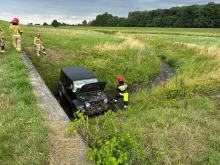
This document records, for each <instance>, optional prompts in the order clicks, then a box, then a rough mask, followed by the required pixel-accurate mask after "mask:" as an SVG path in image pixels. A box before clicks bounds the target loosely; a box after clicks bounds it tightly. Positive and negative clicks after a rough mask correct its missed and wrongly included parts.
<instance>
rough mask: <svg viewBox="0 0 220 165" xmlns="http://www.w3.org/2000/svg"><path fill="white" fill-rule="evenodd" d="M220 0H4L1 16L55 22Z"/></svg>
mask: <svg viewBox="0 0 220 165" xmlns="http://www.w3.org/2000/svg"><path fill="white" fill-rule="evenodd" d="M210 1H211V2H215V3H220V0H166V1H165V0H1V3H0V20H6V21H11V19H12V18H13V17H18V18H20V20H21V23H25V24H26V23H28V22H33V23H43V22H48V23H51V21H52V20H53V19H57V20H58V21H60V22H66V23H70V24H76V23H81V22H82V20H84V19H87V20H92V19H93V18H95V16H96V15H97V14H102V13H104V12H109V13H111V14H113V15H117V16H127V15H128V12H129V11H137V10H150V9H156V8H169V7H173V6H182V5H192V4H206V3H208V2H210Z"/></svg>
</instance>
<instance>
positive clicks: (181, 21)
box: [91, 2, 220, 28]
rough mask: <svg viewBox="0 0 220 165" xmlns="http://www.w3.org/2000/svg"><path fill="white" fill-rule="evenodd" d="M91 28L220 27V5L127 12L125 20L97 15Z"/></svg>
mask: <svg viewBox="0 0 220 165" xmlns="http://www.w3.org/2000/svg"><path fill="white" fill-rule="evenodd" d="M91 26H128V27H131V26H132V27H195V28H196V27H204V28H206V27H207V28H208V27H209V28H219V27H220V4H216V3H213V2H211V3H208V4H206V5H192V6H183V7H172V8H170V9H156V10H150V11H134V12H129V14H128V17H127V18H120V17H113V16H112V15H111V14H109V13H104V14H101V15H97V17H96V19H95V20H93V21H92V22H91Z"/></svg>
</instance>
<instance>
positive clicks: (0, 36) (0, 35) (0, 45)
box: [0, 27, 5, 53]
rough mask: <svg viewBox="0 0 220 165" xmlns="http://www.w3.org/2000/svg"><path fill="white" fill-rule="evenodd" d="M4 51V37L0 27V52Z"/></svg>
mask: <svg viewBox="0 0 220 165" xmlns="http://www.w3.org/2000/svg"><path fill="white" fill-rule="evenodd" d="M4 52H5V37H4V32H3V30H2V28H1V27H0V53H4Z"/></svg>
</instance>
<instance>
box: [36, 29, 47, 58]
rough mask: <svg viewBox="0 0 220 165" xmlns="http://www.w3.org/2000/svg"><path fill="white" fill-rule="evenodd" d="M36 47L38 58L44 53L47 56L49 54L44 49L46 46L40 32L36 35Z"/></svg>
mask: <svg viewBox="0 0 220 165" xmlns="http://www.w3.org/2000/svg"><path fill="white" fill-rule="evenodd" d="M34 45H35V48H36V53H37V56H38V57H39V56H40V54H41V53H43V54H45V55H46V54H47V53H46V49H45V47H44V44H43V42H42V41H41V38H40V32H37V33H36V34H35V37H34Z"/></svg>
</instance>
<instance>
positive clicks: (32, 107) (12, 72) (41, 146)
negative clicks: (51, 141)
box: [0, 22, 49, 165]
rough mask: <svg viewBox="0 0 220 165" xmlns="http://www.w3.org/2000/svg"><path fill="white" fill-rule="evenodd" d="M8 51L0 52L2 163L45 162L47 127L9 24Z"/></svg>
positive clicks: (0, 139)
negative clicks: (13, 41)
mask: <svg viewBox="0 0 220 165" xmlns="http://www.w3.org/2000/svg"><path fill="white" fill-rule="evenodd" d="M0 25H1V26H2V27H3V29H4V31H5V32H6V34H5V36H6V41H7V53H6V54H0V74H1V76H0V164H1V165H6V164H7V165H8V164H10V165H14V164H16V165H17V164H45V163H46V162H47V154H48V148H49V145H48V140H47V139H48V137H47V136H48V131H49V130H48V128H47V127H46V126H45V122H44V121H45V119H44V118H43V116H42V115H41V113H40V112H39V109H38V108H37V106H36V100H35V97H34V95H33V93H32V88H31V86H30V84H29V82H28V72H27V70H26V68H25V66H24V64H23V63H22V60H21V58H20V57H19V54H18V53H17V52H16V50H15V49H13V48H12V47H11V44H10V43H11V40H10V39H11V38H10V37H9V31H8V30H7V28H8V27H7V26H8V24H6V23H3V22H0Z"/></svg>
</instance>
